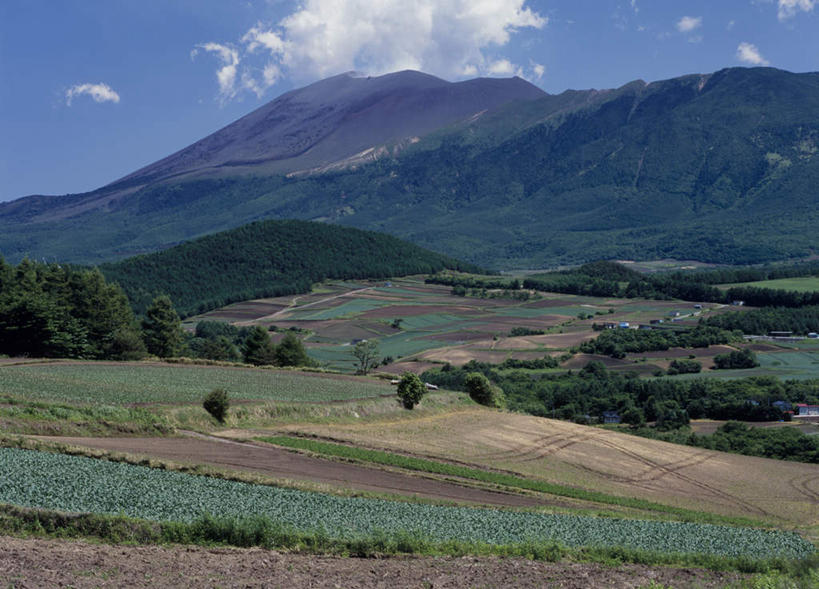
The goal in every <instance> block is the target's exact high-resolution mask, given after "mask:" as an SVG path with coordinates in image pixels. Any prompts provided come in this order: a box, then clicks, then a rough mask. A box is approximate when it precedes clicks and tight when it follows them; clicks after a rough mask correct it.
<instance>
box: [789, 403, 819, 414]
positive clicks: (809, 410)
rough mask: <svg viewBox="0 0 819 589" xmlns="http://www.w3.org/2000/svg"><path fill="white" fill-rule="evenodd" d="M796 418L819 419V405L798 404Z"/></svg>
mask: <svg viewBox="0 0 819 589" xmlns="http://www.w3.org/2000/svg"><path fill="white" fill-rule="evenodd" d="M794 417H819V405H808V404H807V403H797V404H796V414H795V415H794Z"/></svg>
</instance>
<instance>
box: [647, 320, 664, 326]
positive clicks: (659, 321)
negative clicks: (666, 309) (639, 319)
mask: <svg viewBox="0 0 819 589" xmlns="http://www.w3.org/2000/svg"><path fill="white" fill-rule="evenodd" d="M663 321H664V320H663V319H652V320H651V321H649V323H650V324H651V325H660V324H661V323H663Z"/></svg>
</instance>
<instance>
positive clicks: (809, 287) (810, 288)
mask: <svg viewBox="0 0 819 589" xmlns="http://www.w3.org/2000/svg"><path fill="white" fill-rule="evenodd" d="M732 286H758V287H759V288H774V289H777V290H792V291H796V292H814V291H818V290H819V276H804V277H798V278H779V279H776V280H760V281H758V282H739V283H734V284H720V285H719V287H720V288H730V287H732Z"/></svg>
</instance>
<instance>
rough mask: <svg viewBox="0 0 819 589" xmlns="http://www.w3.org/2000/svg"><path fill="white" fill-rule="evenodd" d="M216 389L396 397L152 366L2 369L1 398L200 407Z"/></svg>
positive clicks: (371, 384)
mask: <svg viewBox="0 0 819 589" xmlns="http://www.w3.org/2000/svg"><path fill="white" fill-rule="evenodd" d="M215 388H224V389H225V390H227V391H228V393H230V395H231V397H233V398H236V399H254V400H270V401H307V402H316V401H336V400H343V399H356V398H361V397H376V396H378V395H383V394H391V393H393V392H394V391H393V389H392V387H391V386H390V385H389V384H382V383H380V382H377V381H370V380H365V379H352V378H349V377H343V378H337V377H332V376H323V375H317V374H310V373H300V372H288V371H275V370H261V369H253V368H226V367H216V366H187V365H177V364H173V365H151V364H134V363H130V364H102V363H100V364H94V363H65V364H62V363H61V364H28V365H20V366H2V367H0V394H10V395H20V396H24V397H26V398H31V399H43V400H52V401H68V402H81V403H106V404H114V405H118V404H130V403H166V402H171V403H198V402H199V401H200V400H201V399H202V397H203V396H204V395H205V394H206V393H208V392H209V391H211V390H213V389H215Z"/></svg>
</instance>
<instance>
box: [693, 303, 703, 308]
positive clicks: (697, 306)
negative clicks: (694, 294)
mask: <svg viewBox="0 0 819 589" xmlns="http://www.w3.org/2000/svg"><path fill="white" fill-rule="evenodd" d="M694 308H695V309H702V305H700V304H699V303H697V304H696V305H694Z"/></svg>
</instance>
